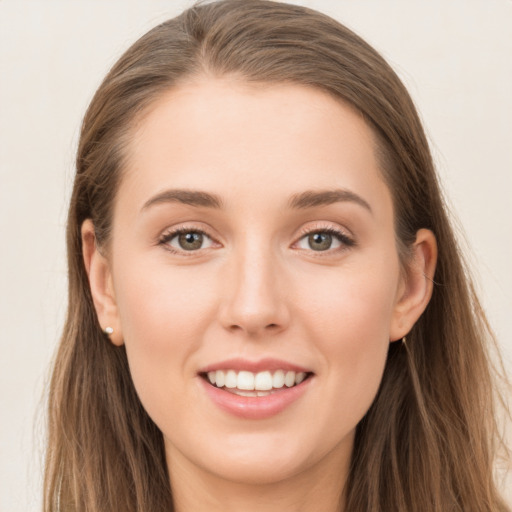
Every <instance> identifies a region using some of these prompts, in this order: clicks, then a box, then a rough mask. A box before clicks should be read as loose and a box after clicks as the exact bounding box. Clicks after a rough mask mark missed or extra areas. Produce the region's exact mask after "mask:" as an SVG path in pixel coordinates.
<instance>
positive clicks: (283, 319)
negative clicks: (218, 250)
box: [220, 247, 290, 337]
mask: <svg viewBox="0 0 512 512" xmlns="http://www.w3.org/2000/svg"><path fill="white" fill-rule="evenodd" d="M226 274H227V276H226V279H225V282H224V285H223V290H224V292H223V293H222V292H221V293H222V296H223V301H222V305H221V311H220V321H221V323H222V325H223V327H224V328H225V329H227V330H229V331H231V332H240V333H244V334H246V335H247V336H251V337H261V336H268V335H271V334H277V333H278V332H281V331H283V330H285V329H286V328H287V327H288V324H289V321H290V313H289V308H288V305H287V300H286V295H285V292H286V289H285V286H284V284H285V283H284V282H283V275H282V273H280V272H279V266H278V265H277V262H276V258H275V257H274V258H273V257H272V255H271V253H270V251H269V250H268V247H267V250H254V247H247V250H245V251H243V252H242V254H239V255H236V256H235V257H234V258H233V260H231V261H230V265H229V268H227V272H226Z"/></svg>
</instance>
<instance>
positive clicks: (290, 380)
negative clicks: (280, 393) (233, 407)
mask: <svg viewBox="0 0 512 512" xmlns="http://www.w3.org/2000/svg"><path fill="white" fill-rule="evenodd" d="M284 383H285V386H286V387H289V388H291V387H292V386H293V385H294V384H295V372H286V375H285V376H284ZM217 386H218V384H217Z"/></svg>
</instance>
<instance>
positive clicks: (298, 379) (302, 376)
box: [295, 372, 306, 384]
mask: <svg viewBox="0 0 512 512" xmlns="http://www.w3.org/2000/svg"><path fill="white" fill-rule="evenodd" d="M305 378H306V374H305V373H304V372H299V373H297V375H295V384H300V383H301V382H302V381H303V380H304V379H305Z"/></svg>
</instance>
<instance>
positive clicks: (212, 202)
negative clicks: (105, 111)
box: [142, 189, 372, 213]
mask: <svg viewBox="0 0 512 512" xmlns="http://www.w3.org/2000/svg"><path fill="white" fill-rule="evenodd" d="M174 202H176V203H182V204H187V205H190V206H202V207H204V208H214V209H222V208H223V206H224V203H223V201H222V199H221V198H220V197H219V196H218V195H215V194H211V193H209V192H203V191H199V190H184V189H170V190H165V191H164V192H160V193H159V194H157V195H156V196H153V197H152V198H150V199H149V200H148V201H146V202H145V203H144V206H143V207H142V210H146V209H147V208H149V207H150V206H154V205H157V204H162V203H174ZM344 202H351V203H355V204H358V205H359V206H362V207H363V208H365V209H366V210H368V211H369V212H370V213H372V209H371V207H370V205H369V204H368V202H367V201H365V200H364V199H363V198H362V197H361V196H359V195H357V194H355V193H354V192H351V191H350V190H345V189H334V190H319V191H317V190H306V191H305V192H301V193H299V194H294V195H293V196H291V198H290V200H289V201H288V207H289V208H291V209H294V210H304V209H307V208H315V207H318V206H327V205H330V204H334V203H344Z"/></svg>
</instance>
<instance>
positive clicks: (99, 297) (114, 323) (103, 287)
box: [82, 219, 123, 346]
mask: <svg viewBox="0 0 512 512" xmlns="http://www.w3.org/2000/svg"><path fill="white" fill-rule="evenodd" d="M82 252H83V256H84V264H85V270H86V272H87V276H88V278H89V286H90V287H91V295H92V300H93V302H94V308H95V309H96V315H97V316H98V321H99V323H100V325H101V327H102V329H105V328H106V327H111V328H112V329H113V332H112V333H111V334H109V335H108V336H109V338H110V341H111V342H112V343H113V344H114V345H117V346H121V345H122V344H123V335H122V332H121V322H120V320H119V312H118V309H117V304H116V300H115V294H114V286H113V280H112V272H111V269H110V264H109V261H108V259H107V258H106V257H105V256H103V254H101V252H100V251H99V249H98V246H97V244H96V235H95V230H94V224H93V223H92V221H91V220H90V219H87V220H85V221H84V222H83V224H82Z"/></svg>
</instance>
